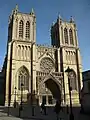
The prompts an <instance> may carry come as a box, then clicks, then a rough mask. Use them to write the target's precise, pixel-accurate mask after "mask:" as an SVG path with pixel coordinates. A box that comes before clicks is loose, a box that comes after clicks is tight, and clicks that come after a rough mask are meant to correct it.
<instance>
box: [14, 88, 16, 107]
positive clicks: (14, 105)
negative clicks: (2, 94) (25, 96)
mask: <svg viewBox="0 0 90 120" xmlns="http://www.w3.org/2000/svg"><path fill="white" fill-rule="evenodd" d="M14 89H15V99H14V108H16V89H17V88H16V87H15V88H14Z"/></svg>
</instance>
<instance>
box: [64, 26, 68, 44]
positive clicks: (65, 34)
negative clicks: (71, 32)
mask: <svg viewBox="0 0 90 120" xmlns="http://www.w3.org/2000/svg"><path fill="white" fill-rule="evenodd" d="M64 39H65V43H66V44H68V31H67V28H65V29H64Z"/></svg>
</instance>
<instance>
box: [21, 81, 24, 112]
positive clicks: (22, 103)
mask: <svg viewBox="0 0 90 120" xmlns="http://www.w3.org/2000/svg"><path fill="white" fill-rule="evenodd" d="M23 86H24V84H23V83H21V110H22V109H23V108H22V104H23Z"/></svg>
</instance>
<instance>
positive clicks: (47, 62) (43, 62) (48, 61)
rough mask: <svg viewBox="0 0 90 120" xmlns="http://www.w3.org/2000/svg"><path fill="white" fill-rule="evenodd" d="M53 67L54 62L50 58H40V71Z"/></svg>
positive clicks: (46, 70)
mask: <svg viewBox="0 0 90 120" xmlns="http://www.w3.org/2000/svg"><path fill="white" fill-rule="evenodd" d="M53 68H54V63H53V61H52V60H51V59H50V58H48V57H46V58H43V59H42V60H41V63H40V69H41V71H43V72H50V71H51V70H52V69H53Z"/></svg>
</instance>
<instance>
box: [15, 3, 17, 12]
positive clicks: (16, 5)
mask: <svg viewBox="0 0 90 120" xmlns="http://www.w3.org/2000/svg"><path fill="white" fill-rule="evenodd" d="M15 10H16V11H17V12H18V4H16V7H15Z"/></svg>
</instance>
